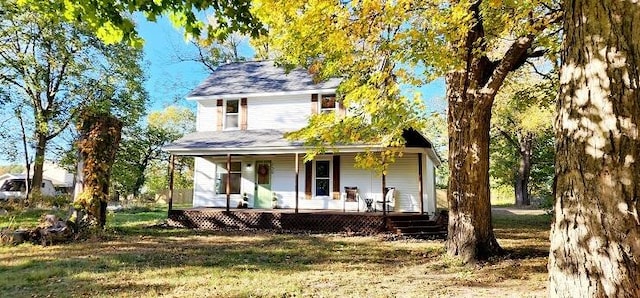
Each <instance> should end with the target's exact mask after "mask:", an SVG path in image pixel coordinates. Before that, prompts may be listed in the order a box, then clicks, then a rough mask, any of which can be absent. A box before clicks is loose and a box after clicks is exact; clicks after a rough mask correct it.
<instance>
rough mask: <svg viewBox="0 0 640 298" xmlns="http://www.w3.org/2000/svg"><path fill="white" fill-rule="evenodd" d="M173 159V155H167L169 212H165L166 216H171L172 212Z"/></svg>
mask: <svg viewBox="0 0 640 298" xmlns="http://www.w3.org/2000/svg"><path fill="white" fill-rule="evenodd" d="M175 158H176V157H175V156H174V155H173V154H171V155H169V210H168V211H167V216H169V215H171V210H173V173H174V170H175V167H174V164H175Z"/></svg>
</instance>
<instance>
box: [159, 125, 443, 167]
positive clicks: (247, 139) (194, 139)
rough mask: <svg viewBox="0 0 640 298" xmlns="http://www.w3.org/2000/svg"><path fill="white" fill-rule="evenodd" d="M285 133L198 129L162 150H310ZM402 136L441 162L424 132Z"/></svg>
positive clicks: (359, 148)
mask: <svg viewBox="0 0 640 298" xmlns="http://www.w3.org/2000/svg"><path fill="white" fill-rule="evenodd" d="M285 133H287V131H285V130H277V129H253V130H222V131H199V132H193V133H190V134H187V135H185V136H184V137H182V138H180V139H178V140H176V141H175V142H173V143H171V144H169V145H166V146H164V147H163V150H164V151H167V152H169V153H171V154H174V155H187V156H211V155H226V154H281V153H304V152H306V150H307V149H309V147H308V146H305V145H304V143H303V142H300V141H291V140H288V139H286V138H285V137H284V135H285ZM403 137H404V138H405V140H406V141H407V144H406V145H407V147H413V148H425V149H427V152H428V153H429V155H430V156H431V157H432V159H433V160H434V161H435V162H436V164H437V165H439V164H440V157H439V156H438V155H437V153H436V152H435V150H433V146H432V145H431V142H430V141H429V140H428V139H427V138H425V137H424V136H423V135H422V134H421V133H419V132H417V131H415V130H412V129H410V130H407V131H405V132H404V133H403ZM327 149H328V151H331V150H332V149H335V150H336V151H340V152H363V151H364V150H366V149H369V150H381V149H382V147H381V146H380V145H371V144H351V145H337V146H333V147H331V148H327Z"/></svg>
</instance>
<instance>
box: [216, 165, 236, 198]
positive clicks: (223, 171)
mask: <svg viewBox="0 0 640 298" xmlns="http://www.w3.org/2000/svg"><path fill="white" fill-rule="evenodd" d="M234 164H236V165H239V167H238V169H237V170H234V169H233V168H234ZM224 175H231V176H230V178H229V179H233V177H234V176H235V177H238V192H237V193H236V192H233V187H231V189H230V190H229V194H231V195H239V194H241V193H242V162H241V161H232V162H231V168H230V169H229V171H227V163H226V162H221V163H218V171H217V173H216V181H217V183H218V185H216V189H215V191H216V194H217V195H226V194H227V191H226V183H227V181H226V179H224V178H223V177H224ZM229 182H230V183H229V184H230V185H234V183H233V180H230V181H229Z"/></svg>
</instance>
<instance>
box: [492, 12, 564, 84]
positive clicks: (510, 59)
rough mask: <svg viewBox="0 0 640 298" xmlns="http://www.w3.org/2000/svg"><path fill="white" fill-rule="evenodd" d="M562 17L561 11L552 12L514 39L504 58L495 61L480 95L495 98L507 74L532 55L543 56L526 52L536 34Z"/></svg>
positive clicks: (534, 22)
mask: <svg viewBox="0 0 640 298" xmlns="http://www.w3.org/2000/svg"><path fill="white" fill-rule="evenodd" d="M562 16H563V14H562V12H561V11H553V12H550V13H548V14H546V15H544V16H542V17H540V18H538V19H537V20H535V21H533V24H532V25H531V30H530V31H529V33H528V34H527V35H525V36H521V37H519V38H518V39H516V41H515V42H514V43H513V44H512V45H511V47H510V48H509V49H508V50H507V52H506V53H505V54H504V57H503V58H502V59H501V60H499V61H497V66H496V68H495V70H494V71H493V73H492V74H491V77H490V78H489V80H488V81H487V83H486V84H485V86H484V88H483V89H482V93H484V94H487V95H489V96H495V94H496V93H497V92H498V89H500V86H502V83H503V82H504V79H505V78H506V77H507V74H508V73H509V72H511V71H513V70H516V69H517V68H518V67H520V66H522V64H524V61H525V60H526V59H527V58H529V57H530V56H529V55H534V56H531V57H535V55H543V54H544V52H543V53H540V51H534V52H531V53H527V51H528V50H529V48H530V47H531V45H532V44H533V41H534V39H535V38H536V36H537V35H538V33H540V32H542V31H543V30H544V29H546V28H547V27H549V26H550V25H551V24H554V23H557V22H559V21H561V20H562Z"/></svg>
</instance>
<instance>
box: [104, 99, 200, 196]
mask: <svg viewBox="0 0 640 298" xmlns="http://www.w3.org/2000/svg"><path fill="white" fill-rule="evenodd" d="M194 123H195V116H194V114H193V112H192V111H191V110H189V109H187V108H180V107H176V106H169V107H167V108H165V109H164V110H163V111H157V112H152V113H151V114H149V116H148V117H147V124H146V126H140V125H137V126H133V127H131V128H129V129H128V130H127V131H126V132H125V134H124V137H123V140H122V144H121V146H120V149H119V151H118V154H117V157H116V163H115V165H114V169H113V171H114V179H115V180H114V182H115V185H116V190H117V191H119V192H122V193H126V194H132V195H134V196H138V195H140V192H141V189H142V187H143V185H145V183H147V182H148V179H149V178H150V175H151V177H152V178H153V179H154V180H166V179H167V173H166V165H165V166H164V172H162V171H160V172H158V171H150V167H151V166H155V167H154V168H157V167H159V164H161V163H162V161H166V159H167V154H166V153H164V152H163V151H162V146H164V145H166V144H168V143H170V142H172V141H175V140H176V139H178V138H179V137H181V136H183V135H184V134H185V133H188V132H191V131H193V130H194ZM181 162H182V160H180V161H179V162H178V164H181ZM178 168H182V167H178ZM160 173H162V174H160ZM157 176H160V178H157ZM178 176H180V175H178ZM165 184H166V183H165Z"/></svg>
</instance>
